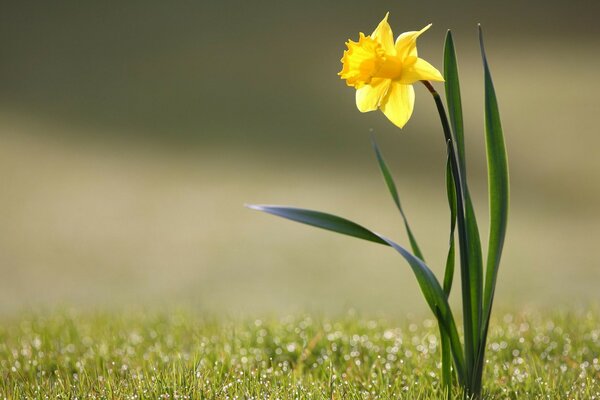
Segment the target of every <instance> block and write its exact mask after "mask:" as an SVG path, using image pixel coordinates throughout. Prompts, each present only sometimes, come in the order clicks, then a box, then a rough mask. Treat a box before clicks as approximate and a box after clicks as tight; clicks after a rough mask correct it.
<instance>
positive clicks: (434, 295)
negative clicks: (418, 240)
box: [247, 205, 466, 382]
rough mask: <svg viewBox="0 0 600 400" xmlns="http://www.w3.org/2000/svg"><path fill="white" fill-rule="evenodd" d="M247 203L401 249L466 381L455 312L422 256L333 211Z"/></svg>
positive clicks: (289, 217) (299, 220)
mask: <svg viewBox="0 0 600 400" xmlns="http://www.w3.org/2000/svg"><path fill="white" fill-rule="evenodd" d="M247 207H249V208H251V209H254V210H258V211H263V212H266V213H269V214H272V215H276V216H279V217H283V218H287V219H290V220H293V221H296V222H301V223H304V224H308V225H312V226H315V227H319V228H323V229H327V230H331V231H334V232H338V233H342V234H345V235H349V236H354V237H357V238H361V239H364V240H369V241H372V242H376V243H380V244H387V245H388V246H390V247H392V248H393V249H394V250H396V251H397V252H398V253H400V255H401V256H402V257H403V258H404V259H405V260H406V261H407V262H408V264H409V266H410V267H411V269H412V271H413V274H414V275H415V277H416V278H417V283H418V284H419V287H420V288H421V292H422V293H423V296H424V297H425V301H426V302H427V304H428V305H429V307H430V308H431V310H432V311H433V313H434V315H435V316H436V318H438V322H439V323H440V326H441V327H442V329H444V331H445V332H446V335H447V336H448V338H449V341H450V347H451V349H452V356H453V358H454V363H455V367H456V371H457V375H458V376H459V380H460V381H461V382H464V381H465V377H466V374H465V360H464V354H463V353H462V348H461V343H460V339H459V336H458V330H457V328H456V323H455V320H454V317H453V315H452V310H451V309H450V305H449V304H448V300H447V298H446V295H445V293H444V291H443V289H442V287H441V286H440V284H439V282H438V280H437V279H436V278H435V275H434V274H433V272H432V271H431V269H429V267H428V266H427V265H426V264H425V263H424V262H423V261H422V260H421V259H420V258H418V257H416V256H414V255H413V254H411V253H410V252H409V251H408V250H406V249H405V248H404V247H402V246H400V245H399V244H397V243H395V242H393V241H391V240H390V239H387V238H386V237H384V236H382V235H379V234H377V233H375V232H373V231H370V230H368V229H366V228H364V227H362V226H361V225H358V224H357V223H355V222H352V221H350V220H347V219H345V218H342V217H338V216H335V215H332V214H327V213H323V212H320V211H314V210H306V209H301V208H296V207H285V206H268V205H248V206H247ZM357 232H358V234H356V235H355V234H354V233H357Z"/></svg>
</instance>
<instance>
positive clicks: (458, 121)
mask: <svg viewBox="0 0 600 400" xmlns="http://www.w3.org/2000/svg"><path fill="white" fill-rule="evenodd" d="M444 79H445V80H446V83H445V89H446V102H447V103H448V111H449V114H450V123H451V126H452V133H453V137H454V140H455V141H456V144H457V152H458V158H459V164H460V166H459V168H460V174H461V177H462V183H463V198H464V210H465V212H464V225H465V231H466V238H467V251H468V260H467V264H468V266H467V267H468V269H469V274H468V275H469V282H468V286H469V288H468V290H469V296H470V303H471V307H470V315H471V317H470V319H469V320H470V322H471V324H470V326H465V330H466V329H469V330H470V332H471V335H472V338H473V340H472V349H471V352H467V354H473V355H475V354H476V353H477V351H478V349H477V348H478V343H479V342H480V334H481V321H482V309H483V307H482V303H483V256H482V251H481V240H480V236H479V228H478V226H477V218H476V215H475V210H474V207H473V202H472V200H471V194H470V192H469V186H468V183H467V171H466V156H465V143H464V126H463V115H462V104H461V94H460V81H459V78H458V63H457V58H456V51H455V47H454V41H453V39H452V33H451V32H450V31H448V33H447V35H446V41H445V44H444ZM461 261H462V260H461ZM463 290H465V289H463ZM469 320H467V319H465V325H467V322H468V321H469ZM475 357H476V356H475ZM469 359H470V358H469ZM473 361H474V360H473Z"/></svg>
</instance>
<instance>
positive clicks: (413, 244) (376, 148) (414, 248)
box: [371, 137, 425, 261]
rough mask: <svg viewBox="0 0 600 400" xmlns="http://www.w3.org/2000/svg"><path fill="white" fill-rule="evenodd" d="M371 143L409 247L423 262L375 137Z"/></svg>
mask: <svg viewBox="0 0 600 400" xmlns="http://www.w3.org/2000/svg"><path fill="white" fill-rule="evenodd" d="M371 143H372V144H373V150H374V151H375V156H376V157H377V164H379V169H380V170H381V174H382V175H383V179H384V180H385V184H386V186H387V188H388V190H389V192H390V195H391V196H392V199H393V200H394V204H396V208H398V211H400V215H401V216H402V221H404V228H405V229H406V234H407V235H408V240H409V241H410V247H411V249H412V251H413V254H414V255H415V256H417V257H419V258H420V259H421V260H423V261H425V258H424V257H423V253H422V252H421V249H420V248H419V245H418V243H417V239H415V236H414V235H413V233H412V229H410V225H409V224H408V219H407V218H406V215H405V214H404V210H403V209H402V204H401V203H400V196H398V190H397V189H396V184H395V183H394V178H393V177H392V174H391V172H390V170H389V168H388V167H387V164H386V163H385V160H384V158H383V155H382V154H381V150H379V146H377V142H376V141H375V137H371Z"/></svg>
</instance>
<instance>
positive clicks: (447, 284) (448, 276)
mask: <svg viewBox="0 0 600 400" xmlns="http://www.w3.org/2000/svg"><path fill="white" fill-rule="evenodd" d="M448 157H450V154H448ZM453 180H454V179H453V177H452V169H451V168H450V160H448V162H447V163H446V193H447V194H448V208H450V240H449V246H448V255H447V256H446V269H445V270H444V292H445V293H446V296H450V290H452V281H453V278H454V262H455V246H454V233H455V230H456V189H454V183H453Z"/></svg>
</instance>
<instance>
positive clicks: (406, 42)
mask: <svg viewBox="0 0 600 400" xmlns="http://www.w3.org/2000/svg"><path fill="white" fill-rule="evenodd" d="M430 27H431V24H429V25H427V26H426V27H425V28H423V29H421V30H420V31H410V32H404V33H403V34H401V35H400V36H398V39H396V45H395V46H396V55H397V56H398V57H400V59H401V60H404V59H405V58H406V57H409V56H411V57H417V38H418V37H419V36H421V34H422V33H423V32H425V31H426V30H427V29H429V28H430Z"/></svg>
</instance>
